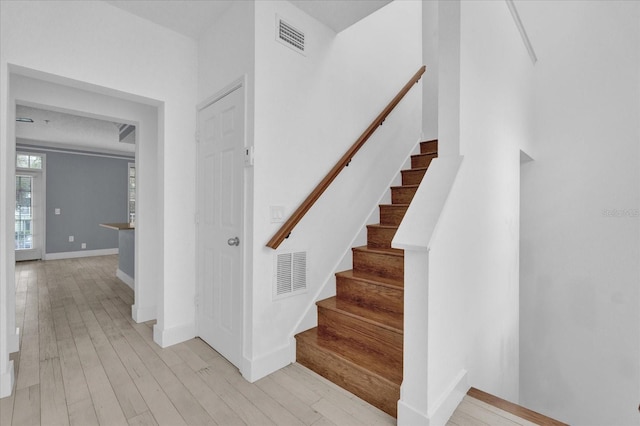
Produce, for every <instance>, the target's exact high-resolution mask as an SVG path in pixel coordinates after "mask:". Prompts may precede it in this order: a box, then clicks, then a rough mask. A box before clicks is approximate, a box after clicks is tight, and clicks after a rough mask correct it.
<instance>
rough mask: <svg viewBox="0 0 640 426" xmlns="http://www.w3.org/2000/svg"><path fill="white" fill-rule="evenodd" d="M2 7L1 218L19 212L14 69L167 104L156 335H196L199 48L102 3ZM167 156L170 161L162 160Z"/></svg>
mask: <svg viewBox="0 0 640 426" xmlns="http://www.w3.org/2000/svg"><path fill="white" fill-rule="evenodd" d="M0 8H1V12H2V13H1V14H0V15H1V16H2V17H1V21H0V24H1V25H0V31H1V33H0V43H1V45H0V46H1V49H0V92H1V93H3V96H2V97H1V98H2V103H1V104H0V107H2V109H1V111H0V128H2V129H3V132H2V134H1V138H0V157H1V158H2V161H3V162H4V164H3V166H4V167H3V169H4V170H5V173H6V176H4V177H3V181H4V182H5V185H7V187H6V188H5V189H6V190H5V191H2V193H1V195H0V210H2V211H3V214H6V213H8V210H7V209H10V207H11V201H10V199H7V194H11V190H10V188H9V187H8V186H9V183H8V182H9V181H10V179H7V178H10V172H8V170H10V169H12V166H13V164H12V162H13V159H12V158H11V157H12V156H11V155H10V154H11V148H10V145H11V144H12V141H11V140H10V137H12V134H11V133H10V132H11V130H10V129H11V127H12V126H9V125H8V124H9V123H8V121H7V117H8V108H7V105H8V104H7V99H6V96H7V88H8V71H9V68H8V67H9V64H12V65H17V66H20V67H24V68H27V69H33V70H37V71H40V72H44V73H49V74H52V75H55V76H60V77H65V78H67V79H71V80H74V81H77V82H86V83H89V84H92V85H95V86H98V87H101V88H104V90H105V91H106V92H111V93H113V91H114V90H115V91H117V92H118V93H119V95H121V96H122V97H126V96H127V94H132V95H134V96H133V97H134V98H136V97H137V98H138V99H139V98H140V97H142V98H146V99H149V100H153V101H150V102H155V103H156V105H158V104H161V108H160V111H159V115H160V116H159V126H160V128H159V132H158V158H157V159H156V161H157V162H158V164H157V167H158V176H157V177H156V181H157V184H158V188H160V190H159V193H158V194H157V200H156V202H157V204H158V207H159V208H158V209H157V211H158V212H159V213H158V217H157V220H158V224H159V226H158V228H159V229H156V231H157V235H158V237H157V238H158V239H157V240H156V241H158V244H157V246H158V247H159V249H158V254H159V255H158V256H157V257H156V258H155V259H153V261H154V263H155V265H158V264H159V265H162V266H161V268H162V270H161V271H160V274H159V278H160V279H159V280H158V283H159V288H160V292H159V301H158V306H159V313H158V324H157V325H156V329H155V331H154V333H155V338H156V341H158V342H160V343H161V344H163V345H167V344H171V343H175V342H177V341H180V340H181V339H185V338H188V337H191V336H193V333H194V311H193V296H194V282H195V271H194V269H195V268H194V266H195V265H194V261H193V259H194V254H195V251H194V250H195V231H194V224H193V221H192V220H191V218H192V217H193V213H194V209H195V193H194V189H193V185H192V182H194V181H195V167H193V164H194V161H195V144H194V141H193V140H194V138H193V135H194V132H195V114H194V111H193V106H194V104H195V102H196V64H197V56H196V48H197V47H196V44H195V42H193V41H192V40H190V39H188V38H186V37H183V36H180V35H177V34H176V33H174V32H172V31H169V30H166V29H164V28H161V27H159V26H157V25H155V24H152V23H150V22H148V21H145V20H143V19H139V18H137V17H135V16H133V15H130V14H128V13H126V12H123V11H121V10H119V9H117V8H114V7H112V6H110V5H108V4H106V3H103V2H57V1H45V2H39V1H33V2H2V3H1V6H0ZM71 16H72V17H74V19H69V17H71ZM165 157H166V158H170V159H171V161H163V160H164V158H165ZM10 166H11V167H10ZM140 219H142V218H140ZM10 222H11V221H10V215H7V216H4V222H3V226H2V227H0V229H1V231H0V232H2V236H1V238H0V240H1V244H2V247H0V248H1V249H2V250H1V252H2V253H5V255H4V256H3V264H2V265H3V268H2V275H1V276H0V294H2V293H4V292H5V291H6V290H7V288H8V287H9V286H11V285H13V262H12V259H13V254H12V244H11V240H12V238H11V236H10V233H7V230H8V229H11V225H10ZM5 257H6V258H5ZM4 300H6V299H3V301H4ZM165 300H166V301H167V304H166V306H165ZM168 301H171V303H170V304H169V303H168ZM4 303H7V302H3V304H4ZM3 333H5V331H3V332H1V333H0V343H2V341H3V340H4V339H3V338H2V334H3ZM4 352H5V348H4V347H3V348H1V349H0V353H2V354H3V355H0V371H3V370H5V369H6V365H7V364H6V358H5V355H4Z"/></svg>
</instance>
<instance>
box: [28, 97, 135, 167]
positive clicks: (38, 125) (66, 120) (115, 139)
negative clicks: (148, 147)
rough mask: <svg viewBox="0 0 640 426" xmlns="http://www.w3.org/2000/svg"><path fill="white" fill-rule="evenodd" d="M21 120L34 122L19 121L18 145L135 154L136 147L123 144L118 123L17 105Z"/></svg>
mask: <svg viewBox="0 0 640 426" xmlns="http://www.w3.org/2000/svg"><path fill="white" fill-rule="evenodd" d="M18 117H25V118H31V119H32V120H33V123H22V122H16V139H17V141H18V143H22V144H37V145H40V146H47V147H54V148H67V149H76V150H83V151H94V152H103V153H110V154H121V155H122V154H126V155H131V154H134V153H135V145H134V144H131V143H124V142H120V137H119V134H120V132H119V126H120V124H119V123H114V122H112V121H105V120H98V119H95V118H88V117H81V116H78V115H72V114H67V113H63V112H57V111H49V110H44V109H40V108H33V107H29V106H24V105H17V106H16V118H18Z"/></svg>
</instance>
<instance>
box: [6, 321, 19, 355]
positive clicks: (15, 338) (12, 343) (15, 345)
mask: <svg viewBox="0 0 640 426" xmlns="http://www.w3.org/2000/svg"><path fill="white" fill-rule="evenodd" d="M7 349H9V351H8V352H9V353H10V354H12V353H14V352H18V351H19V350H20V328H19V327H16V332H15V334H8V335H7Z"/></svg>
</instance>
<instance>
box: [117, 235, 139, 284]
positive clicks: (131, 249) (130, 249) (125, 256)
mask: <svg viewBox="0 0 640 426" xmlns="http://www.w3.org/2000/svg"><path fill="white" fill-rule="evenodd" d="M117 232H118V239H119V243H120V252H119V256H118V268H119V269H120V270H121V271H122V272H124V273H125V274H127V275H129V276H130V277H131V278H135V277H136V271H135V259H136V255H135V249H136V245H135V244H136V235H135V234H136V231H134V230H124V231H117Z"/></svg>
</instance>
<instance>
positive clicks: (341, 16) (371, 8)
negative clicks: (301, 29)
mask: <svg viewBox="0 0 640 426" xmlns="http://www.w3.org/2000/svg"><path fill="white" fill-rule="evenodd" d="M289 1H290V2H291V3H293V4H294V5H295V6H297V7H298V8H299V9H302V10H303V11H304V12H306V13H307V14H308V15H311V16H313V17H314V18H316V19H317V20H318V21H320V22H322V23H323V24H325V25H326V26H328V27H329V28H331V29H333V30H334V31H335V32H337V33H339V32H340V31H342V30H344V29H346V28H349V27H350V26H351V25H353V24H355V23H356V22H358V21H359V20H361V19H363V18H365V17H367V16H369V15H371V14H372V13H373V12H375V11H376V10H378V9H380V8H381V7H383V6H384V5H386V4H388V3H391V1H392V0H289Z"/></svg>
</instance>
